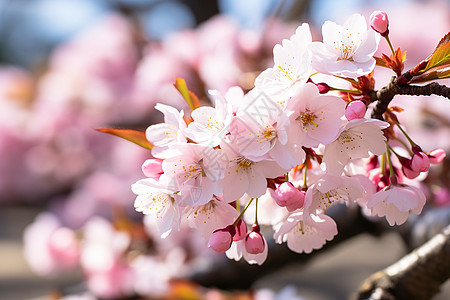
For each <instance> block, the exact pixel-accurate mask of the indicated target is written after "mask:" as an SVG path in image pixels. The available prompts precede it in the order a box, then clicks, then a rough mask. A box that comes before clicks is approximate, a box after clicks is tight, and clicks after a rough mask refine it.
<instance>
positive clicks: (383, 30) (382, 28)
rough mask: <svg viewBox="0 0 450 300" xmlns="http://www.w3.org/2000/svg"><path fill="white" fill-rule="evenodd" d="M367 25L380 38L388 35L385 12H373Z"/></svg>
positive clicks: (387, 21) (387, 22)
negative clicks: (379, 35)
mask: <svg viewBox="0 0 450 300" xmlns="http://www.w3.org/2000/svg"><path fill="white" fill-rule="evenodd" d="M369 24H370V27H372V29H373V30H375V31H376V32H378V33H379V34H381V36H387V35H388V34H389V29H388V27H389V20H388V16H387V13H386V12H384V11H381V10H376V11H374V12H373V13H372V14H371V15H370V18H369Z"/></svg>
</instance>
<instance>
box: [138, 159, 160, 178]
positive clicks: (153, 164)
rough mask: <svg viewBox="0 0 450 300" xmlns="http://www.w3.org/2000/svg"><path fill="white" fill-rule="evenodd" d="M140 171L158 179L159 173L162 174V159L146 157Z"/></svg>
mask: <svg viewBox="0 0 450 300" xmlns="http://www.w3.org/2000/svg"><path fill="white" fill-rule="evenodd" d="M142 173H144V175H145V176H147V177H149V178H153V179H155V180H159V177H160V176H161V174H163V173H164V172H163V169H162V160H160V159H147V160H146V161H145V162H144V163H143V164H142Z"/></svg>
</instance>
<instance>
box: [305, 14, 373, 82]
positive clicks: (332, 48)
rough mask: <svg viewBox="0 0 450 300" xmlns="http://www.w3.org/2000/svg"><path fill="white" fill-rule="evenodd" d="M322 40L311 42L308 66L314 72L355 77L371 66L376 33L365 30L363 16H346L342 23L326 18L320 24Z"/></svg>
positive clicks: (369, 70) (369, 69)
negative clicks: (310, 58)
mask: <svg viewBox="0 0 450 300" xmlns="http://www.w3.org/2000/svg"><path fill="white" fill-rule="evenodd" d="M322 36H323V43H321V42H313V43H312V44H311V51H312V67H313V68H314V69H315V70H317V71H318V72H321V73H324V74H332V75H338V76H343V77H352V78H356V77H359V76H362V75H366V74H369V73H370V72H372V70H373V69H374V67H375V59H374V58H373V55H374V54H375V52H376V51H377V49H378V43H379V41H380V35H378V34H376V33H375V31H373V30H367V23H366V19H365V18H364V17H363V16H362V15H359V14H353V15H352V16H350V17H349V18H348V19H347V20H346V21H345V22H344V24H343V25H342V26H341V25H337V24H336V23H334V22H331V21H326V22H325V23H324V24H323V26H322Z"/></svg>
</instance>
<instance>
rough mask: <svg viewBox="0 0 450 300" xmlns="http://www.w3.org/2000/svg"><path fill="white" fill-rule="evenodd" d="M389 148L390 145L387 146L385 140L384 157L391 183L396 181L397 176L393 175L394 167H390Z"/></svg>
mask: <svg viewBox="0 0 450 300" xmlns="http://www.w3.org/2000/svg"><path fill="white" fill-rule="evenodd" d="M390 148H391V147H389V145H388V142H387V141H386V158H387V161H388V164H389V182H390V183H391V184H392V183H393V182H395V183H396V182H397V178H396V177H395V173H394V169H393V168H392V161H391V150H390Z"/></svg>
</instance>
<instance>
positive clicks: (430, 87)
mask: <svg viewBox="0 0 450 300" xmlns="http://www.w3.org/2000/svg"><path fill="white" fill-rule="evenodd" d="M395 95H410V96H430V95H437V96H442V97H446V98H448V99H450V88H449V87H447V86H445V85H440V84H439V83H437V82H433V83H430V84H427V85H423V86H421V85H409V84H404V85H402V84H399V83H398V82H397V78H396V77H395V76H394V77H392V79H391V81H390V82H389V84H388V85H387V86H385V87H383V88H382V89H380V90H378V91H373V92H372V93H371V94H370V98H371V100H372V102H374V101H378V103H377V105H376V106H375V108H374V110H373V112H372V118H374V119H379V120H383V114H384V112H385V111H386V110H387V107H388V105H389V103H391V101H392V99H394V96H395Z"/></svg>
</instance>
